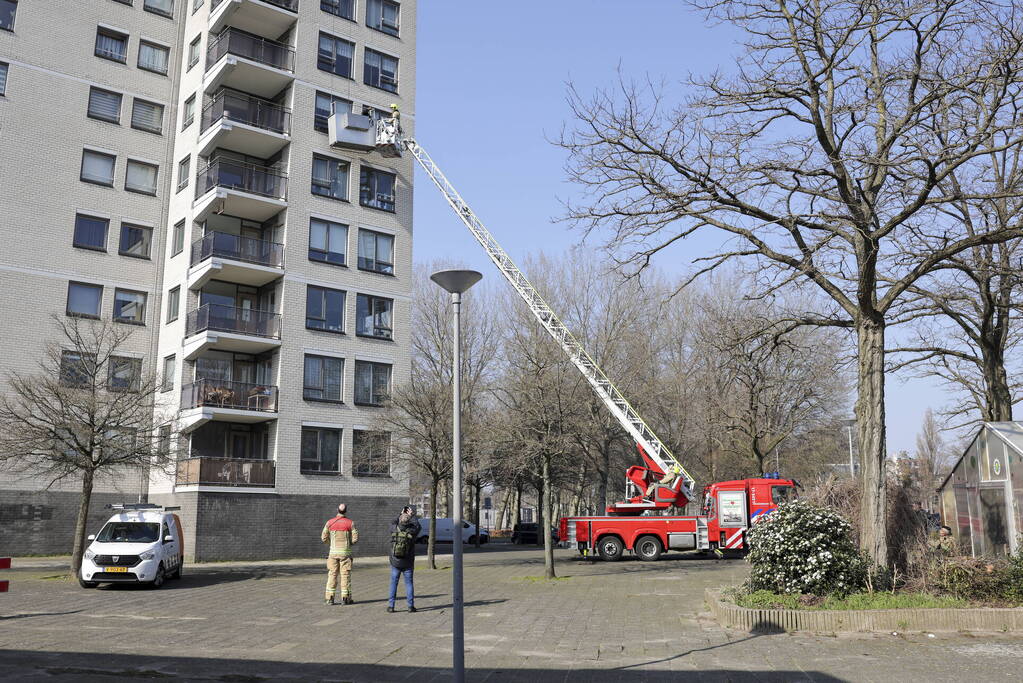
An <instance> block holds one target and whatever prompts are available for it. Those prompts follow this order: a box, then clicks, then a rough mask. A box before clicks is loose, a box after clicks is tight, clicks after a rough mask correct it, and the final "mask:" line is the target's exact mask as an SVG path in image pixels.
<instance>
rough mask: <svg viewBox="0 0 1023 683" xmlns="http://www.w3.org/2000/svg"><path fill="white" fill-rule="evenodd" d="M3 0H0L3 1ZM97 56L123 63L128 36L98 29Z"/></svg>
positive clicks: (126, 55) (126, 56)
mask: <svg viewBox="0 0 1023 683" xmlns="http://www.w3.org/2000/svg"><path fill="white" fill-rule="evenodd" d="M2 1H3V0H0V2H2ZM95 54H96V56H97V57H102V58H103V59H112V60H114V61H115V62H121V63H122V64H123V63H124V62H126V61H127V59H128V36H127V35H126V34H124V33H120V32H119V31H114V30H112V29H109V28H103V27H102V26H101V27H99V28H97V29H96V53H95Z"/></svg>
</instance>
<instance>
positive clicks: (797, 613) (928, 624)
mask: <svg viewBox="0 0 1023 683" xmlns="http://www.w3.org/2000/svg"><path fill="white" fill-rule="evenodd" d="M705 595H706V598H707V604H709V605H710V611H711V613H713V615H714V618H715V620H716V621H717V622H718V623H719V624H720V625H721V626H725V627H729V628H738V629H743V630H745V631H749V632H751V633H753V632H760V633H781V632H792V631H816V632H823V633H842V632H860V633H863V632H866V633H872V632H884V633H891V632H892V631H932V632H942V631H951V632H956V631H994V632H1002V633H1012V632H1015V633H1020V632H1023V608H1013V607H965V608H931V609H876V610H794V609H750V608H747V607H739V606H737V605H732V604H729V603H727V602H725V601H724V600H722V598H721V589H714V588H708V589H707V590H706V592H705Z"/></svg>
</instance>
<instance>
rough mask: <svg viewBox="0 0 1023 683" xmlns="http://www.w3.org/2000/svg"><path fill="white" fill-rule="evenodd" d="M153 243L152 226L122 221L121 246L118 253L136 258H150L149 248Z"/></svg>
mask: <svg viewBox="0 0 1023 683" xmlns="http://www.w3.org/2000/svg"><path fill="white" fill-rule="evenodd" d="M152 243H153V229H152V228H147V227H145V226H142V225H131V224H129V223H121V246H120V248H118V250H117V253H118V254H121V255H122V256H134V257H136V258H149V249H150V245H152Z"/></svg>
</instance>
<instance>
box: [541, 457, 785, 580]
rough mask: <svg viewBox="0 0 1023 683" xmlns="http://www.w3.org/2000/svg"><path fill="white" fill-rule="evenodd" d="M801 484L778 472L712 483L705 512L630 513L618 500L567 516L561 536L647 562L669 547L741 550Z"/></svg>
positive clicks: (605, 553) (607, 555)
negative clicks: (751, 531) (600, 510)
mask: <svg viewBox="0 0 1023 683" xmlns="http://www.w3.org/2000/svg"><path fill="white" fill-rule="evenodd" d="M796 486H798V484H797V483H796V481H795V480H792V479H781V478H780V477H778V476H777V475H765V476H764V477H763V478H758V479H738V480H735V481H722V482H718V483H716V484H710V485H709V486H706V487H704V489H703V511H702V514H699V515H685V516H675V515H670V516H662V515H642V514H631V515H630V514H628V513H627V512H626V511H627V510H629V509H630V508H623V507H622V505H623V504H622V503H615V504H613V505H610V506H608V512H610V513H612V514H608V515H598V516H592V517H591V516H579V517H563V518H562V519H561V522H560V525H559V528H558V537H559V539H560V540H561V541H564V542H566V543H568V544H569V546H570V547H575V548H578V549H579V552H581V553H583V554H587V555H588V554H589V553H591V552H592V553H594V554H595V555H596V556H598V557H600V558H602V559H604V560H608V561H612V562H613V561H615V560H620V559H621V558H622V556H623V555H624V554H625V551H626V550H631V551H632V552H634V553H635V554H636V557H638V558H639V559H641V560H646V561H654V560H657V559H659V558H660V557H661V554H662V553H664V552H667V551H668V550H714V549H717V548H720V549H722V550H741V549H745V548H746V533H745V532H746V529H748V528H749V527H750V526H751V525H753V524H755V523H756V522H757V521H758V520H759V519H762V518H763V517H764V516H765V515H767V514H768V513H770V512H771V511H772V510H774V509H775V508H776V507H778V504H779V503H783V502H785V501H787V500H790V499H791V498H792V497H794V496H795V493H796ZM663 495H665V496H666V495H667V494H666V493H665V494H663ZM636 503H639V504H640V506H641V507H640V509H642V507H645V506H642V502H641V501H636ZM631 509H636V508H631ZM647 509H649V508H647ZM616 510H617V511H618V514H614V512H615V511H616Z"/></svg>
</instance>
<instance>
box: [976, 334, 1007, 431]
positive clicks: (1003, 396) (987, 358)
mask: <svg viewBox="0 0 1023 683" xmlns="http://www.w3.org/2000/svg"><path fill="white" fill-rule="evenodd" d="M981 354H982V355H983V363H984V367H983V371H984V394H985V396H984V399H985V402H986V403H987V405H986V406H984V411H983V417H984V420H985V421H986V422H1011V421H1012V391H1011V390H1010V389H1009V378H1008V376H1007V375H1006V373H1005V359H1004V358H1003V356H1002V354H1001V353H1000V352H999V351H998V350H996V349H991V348H985V347H983V346H982V347H981Z"/></svg>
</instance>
